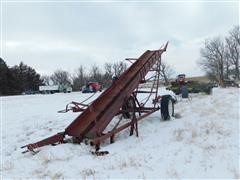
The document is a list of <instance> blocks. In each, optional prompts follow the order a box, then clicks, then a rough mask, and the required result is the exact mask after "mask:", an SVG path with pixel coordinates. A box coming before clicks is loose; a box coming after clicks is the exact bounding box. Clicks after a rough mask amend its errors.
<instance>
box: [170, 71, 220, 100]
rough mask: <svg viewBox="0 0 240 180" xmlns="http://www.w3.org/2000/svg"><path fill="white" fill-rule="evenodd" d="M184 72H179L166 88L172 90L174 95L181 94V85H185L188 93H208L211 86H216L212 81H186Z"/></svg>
mask: <svg viewBox="0 0 240 180" xmlns="http://www.w3.org/2000/svg"><path fill="white" fill-rule="evenodd" d="M185 77H186V75H185V74H179V75H178V76H177V79H176V80H175V81H172V82H171V85H170V86H168V87H167V88H166V89H167V90H171V91H173V92H174V93H175V94H176V95H179V94H181V87H182V86H186V87H187V89H188V92H189V93H199V92H204V93H206V94H210V93H211V91H212V88H213V87H216V85H215V84H214V83H210V82H209V83H203V82H198V81H187V80H186V79H185Z"/></svg>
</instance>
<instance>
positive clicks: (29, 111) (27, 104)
mask: <svg viewBox="0 0 240 180" xmlns="http://www.w3.org/2000/svg"><path fill="white" fill-rule="evenodd" d="M161 92H164V91H163V89H161ZM164 93H165V92H164ZM89 95H90V94H82V93H81V92H75V93H69V94H63V93H59V94H53V95H27V96H9V97H2V98H1V101H2V109H1V111H2V123H1V124H2V127H1V129H2V137H1V141H2V147H1V150H2V151H1V153H2V154H1V158H2V159H1V160H2V161H1V169H0V172H1V177H2V179H13V178H21V179H25V178H51V179H63V178H66V179H68V178H74V179H79V178H80V179H85V178H100V179H106V178H109V179H112V178H141V179H149V178H238V179H239V178H240V174H239V172H240V170H239V157H240V156H239V153H240V152H239V144H240V140H239V109H240V108H239V100H240V99H239V97H240V96H239V95H240V91H239V89H237V88H226V89H222V88H215V89H213V94H212V95H204V94H194V95H191V98H190V99H189V100H182V99H181V98H178V99H179V102H178V103H177V104H176V105H175V112H176V113H177V114H178V116H179V117H181V118H172V119H171V120H170V121H161V120H160V113H159V112H155V113H154V114H152V115H151V116H149V117H147V118H145V120H143V121H140V122H139V126H138V130H139V137H136V136H135V135H133V136H129V129H127V130H125V131H122V132H121V133H119V134H118V135H117V136H116V141H115V143H113V144H109V142H108V141H106V142H105V143H103V144H102V145H101V150H107V151H109V154H108V155H105V156H94V155H92V154H91V153H90V151H91V150H92V148H91V147H90V146H89V145H85V144H84V143H82V144H80V145H76V144H70V143H68V144H61V145H57V146H45V147H42V148H40V152H39V153H37V154H35V155H32V154H31V153H26V154H22V153H21V152H22V149H21V148H20V147H21V146H23V145H26V144H28V143H33V142H36V141H38V140H41V139H44V138H46V137H49V136H51V135H53V134H55V133H57V132H62V131H64V129H65V127H67V126H68V125H69V124H70V123H71V122H72V121H73V120H74V118H75V117H76V116H78V113H71V112H69V113H65V114H60V113H57V111H58V110H62V109H64V107H65V105H66V104H67V103H69V102H71V101H78V102H80V101H82V100H84V99H85V98H87V97H88V96H89ZM98 95H100V94H99V93H98V94H96V95H95V96H94V97H93V98H92V99H91V100H93V99H94V98H96V97H97V96H98ZM89 102H90V100H89ZM116 120H117V117H116V118H115V121H116Z"/></svg>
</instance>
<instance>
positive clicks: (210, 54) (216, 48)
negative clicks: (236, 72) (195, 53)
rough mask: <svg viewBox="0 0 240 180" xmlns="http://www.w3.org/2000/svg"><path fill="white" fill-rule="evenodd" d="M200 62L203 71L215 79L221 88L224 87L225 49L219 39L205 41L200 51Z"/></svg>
mask: <svg viewBox="0 0 240 180" xmlns="http://www.w3.org/2000/svg"><path fill="white" fill-rule="evenodd" d="M200 53H201V62H200V65H201V66H202V68H203V70H205V71H206V73H207V75H209V76H210V77H215V78H216V80H217V81H218V82H219V84H220V85H221V86H223V85H224V67H225V64H226V63H225V58H224V57H225V47H224V41H222V39H221V38H220V37H216V38H213V39H208V40H206V41H205V47H204V48H202V49H201V51H200Z"/></svg>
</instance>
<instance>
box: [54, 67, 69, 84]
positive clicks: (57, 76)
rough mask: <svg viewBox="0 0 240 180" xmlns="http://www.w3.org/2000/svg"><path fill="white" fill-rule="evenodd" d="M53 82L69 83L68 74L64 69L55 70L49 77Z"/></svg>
mask: <svg viewBox="0 0 240 180" xmlns="http://www.w3.org/2000/svg"><path fill="white" fill-rule="evenodd" d="M50 78H51V80H52V82H53V84H56V85H71V79H70V74H69V73H68V72H67V71H64V70H56V71H55V72H54V73H53V75H52V76H51V77H50Z"/></svg>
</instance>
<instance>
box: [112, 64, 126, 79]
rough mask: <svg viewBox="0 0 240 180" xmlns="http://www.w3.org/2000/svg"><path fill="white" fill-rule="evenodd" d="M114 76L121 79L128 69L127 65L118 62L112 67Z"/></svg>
mask: <svg viewBox="0 0 240 180" xmlns="http://www.w3.org/2000/svg"><path fill="white" fill-rule="evenodd" d="M112 68H113V75H114V76H116V77H119V76H120V75H121V74H122V73H123V72H124V71H125V70H126V69H127V64H126V63H124V62H116V63H114V64H113V65H112Z"/></svg>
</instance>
